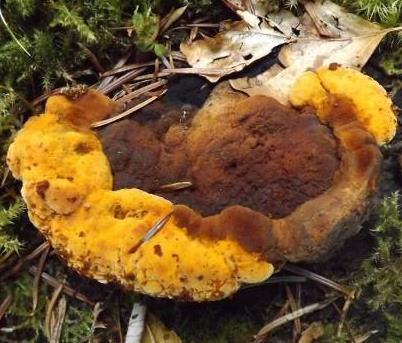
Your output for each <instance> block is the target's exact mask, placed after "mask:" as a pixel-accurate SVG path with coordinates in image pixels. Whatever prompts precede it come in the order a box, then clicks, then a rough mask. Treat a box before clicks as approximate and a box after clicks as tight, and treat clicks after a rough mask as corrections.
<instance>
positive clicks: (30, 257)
mask: <svg viewBox="0 0 402 343" xmlns="http://www.w3.org/2000/svg"><path fill="white" fill-rule="evenodd" d="M48 247H49V243H48V242H43V243H42V244H41V245H39V246H38V247H36V248H35V249H34V250H33V251H32V252H31V253H29V254H28V255H26V256H24V257H21V258H20V259H19V260H18V262H17V263H16V264H15V265H14V267H12V268H11V270H9V271H7V272H5V273H4V274H3V275H2V276H1V277H0V280H5V279H7V278H9V277H10V276H12V275H14V274H16V273H18V272H19V271H20V270H21V268H22V266H23V265H24V264H25V263H26V262H28V261H30V260H33V259H35V258H36V257H38V256H39V255H40V254H41V253H42V252H43V251H44V250H45V249H47V248H48Z"/></svg>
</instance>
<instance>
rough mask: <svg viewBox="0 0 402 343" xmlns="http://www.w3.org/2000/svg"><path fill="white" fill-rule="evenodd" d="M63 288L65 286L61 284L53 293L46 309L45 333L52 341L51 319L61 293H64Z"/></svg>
mask: <svg viewBox="0 0 402 343" xmlns="http://www.w3.org/2000/svg"><path fill="white" fill-rule="evenodd" d="M63 287H64V285H63V284H62V283H61V284H60V285H59V286H58V287H57V288H56V289H55V291H54V292H53V294H52V298H51V299H50V302H49V304H48V306H47V309H46V317H45V332H46V336H47V338H48V339H49V340H50V338H51V336H52V332H51V331H52V328H51V325H50V324H51V318H52V312H53V309H54V307H55V305H56V302H57V299H59V296H60V294H61V292H62V291H63Z"/></svg>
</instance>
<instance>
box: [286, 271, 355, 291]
mask: <svg viewBox="0 0 402 343" xmlns="http://www.w3.org/2000/svg"><path fill="white" fill-rule="evenodd" d="M283 269H284V270H287V271H288V272H291V273H295V274H298V275H302V276H305V277H306V278H308V279H310V280H313V281H316V282H318V283H320V284H323V285H325V286H327V287H330V288H333V289H335V290H337V291H338V292H341V293H343V294H346V295H347V296H348V297H351V296H352V294H354V290H353V289H350V288H348V287H346V286H343V285H341V284H339V283H337V282H335V281H332V280H329V279H327V278H325V277H323V276H321V275H318V274H316V273H313V272H311V271H309V270H307V269H303V268H300V267H296V266H294V265H292V264H286V265H285V266H284V267H283Z"/></svg>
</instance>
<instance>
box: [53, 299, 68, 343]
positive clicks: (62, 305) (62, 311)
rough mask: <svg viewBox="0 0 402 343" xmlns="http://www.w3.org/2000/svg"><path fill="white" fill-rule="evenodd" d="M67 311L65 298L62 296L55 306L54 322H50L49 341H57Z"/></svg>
mask: <svg viewBox="0 0 402 343" xmlns="http://www.w3.org/2000/svg"><path fill="white" fill-rule="evenodd" d="M66 312H67V300H66V298H65V297H64V296H62V297H61V298H60V300H59V303H58V306H57V315H56V323H52V324H51V337H50V342H49V343H59V342H60V338H61V331H62V329H63V323H64V318H65V317H66ZM52 322H53V321H52Z"/></svg>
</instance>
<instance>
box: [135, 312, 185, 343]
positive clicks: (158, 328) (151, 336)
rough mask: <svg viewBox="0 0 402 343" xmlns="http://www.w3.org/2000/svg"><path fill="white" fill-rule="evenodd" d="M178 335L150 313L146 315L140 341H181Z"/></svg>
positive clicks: (179, 342) (158, 342)
mask: <svg viewBox="0 0 402 343" xmlns="http://www.w3.org/2000/svg"><path fill="white" fill-rule="evenodd" d="M181 342H182V341H181V339H180V337H179V336H178V335H177V334H176V333H175V332H174V331H171V330H169V329H168V328H167V327H166V326H165V325H164V324H163V323H162V322H161V321H160V320H159V319H158V318H156V317H155V316H154V315H152V314H148V315H147V321H146V324H145V330H144V335H143V336H142V339H141V343H181Z"/></svg>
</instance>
